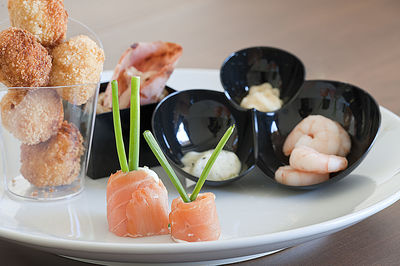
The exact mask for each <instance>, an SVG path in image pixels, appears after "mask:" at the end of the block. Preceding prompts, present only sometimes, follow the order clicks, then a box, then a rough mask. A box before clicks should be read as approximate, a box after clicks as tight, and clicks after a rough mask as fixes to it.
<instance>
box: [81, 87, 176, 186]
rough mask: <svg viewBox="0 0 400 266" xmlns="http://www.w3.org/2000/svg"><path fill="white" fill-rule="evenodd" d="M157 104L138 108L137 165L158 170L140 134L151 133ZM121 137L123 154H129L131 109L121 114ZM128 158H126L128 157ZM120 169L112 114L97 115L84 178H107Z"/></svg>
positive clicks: (156, 163) (168, 89) (167, 88)
mask: <svg viewBox="0 0 400 266" xmlns="http://www.w3.org/2000/svg"><path fill="white" fill-rule="evenodd" d="M107 84H108V83H102V84H101V85H100V92H103V91H105V89H106V88H107ZM165 89H166V90H167V92H168V93H169V94H170V93H173V92H175V90H174V89H172V88H170V87H165ZM156 106H157V103H153V104H146V105H142V106H140V131H141V134H140V157H139V158H140V159H139V165H143V166H144V165H145V166H148V167H152V166H157V165H158V161H157V159H156V158H155V157H154V155H153V153H152V151H151V150H150V148H149V146H148V145H147V143H146V141H145V139H144V138H143V134H142V133H143V132H144V131H145V130H150V129H151V118H152V116H153V112H154V110H155V109H156ZM120 115H121V127H122V135H123V140H124V144H125V147H126V148H125V151H126V153H128V147H129V121H130V109H129V108H127V109H122V110H120ZM127 155H128V154H127ZM119 169H121V167H120V165H119V160H118V155H117V148H116V146H115V136H114V124H113V118H112V112H107V113H102V114H97V115H96V121H95V124H94V131H93V140H92V148H91V152H90V158H89V164H88V168H87V172H86V174H87V176H89V177H90V178H92V179H98V178H103V177H107V176H110V175H111V174H112V173H115V172H116V171H117V170H119Z"/></svg>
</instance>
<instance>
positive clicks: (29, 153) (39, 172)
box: [21, 121, 84, 187]
mask: <svg viewBox="0 0 400 266" xmlns="http://www.w3.org/2000/svg"><path fill="white" fill-rule="evenodd" d="M83 153H84V147H83V138H82V135H81V133H80V132H79V130H78V129H77V128H76V126H75V125H73V124H72V123H68V122H67V121H64V122H63V123H62V126H61V128H60V130H59V131H58V133H57V135H55V136H53V137H52V138H51V139H49V140H48V141H46V142H42V143H39V144H37V145H25V144H22V145H21V163H22V164H21V174H22V175H23V176H24V177H25V178H26V179H27V180H28V181H29V182H30V183H31V184H33V185H35V186H36V187H47V186H61V185H69V184H71V183H72V182H74V181H75V180H76V178H77V177H78V175H79V173H80V170H81V156H82V155H83Z"/></svg>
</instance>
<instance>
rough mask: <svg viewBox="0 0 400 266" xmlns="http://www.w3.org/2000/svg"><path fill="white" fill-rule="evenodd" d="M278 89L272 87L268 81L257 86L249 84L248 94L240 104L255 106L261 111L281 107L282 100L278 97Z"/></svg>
mask: <svg viewBox="0 0 400 266" xmlns="http://www.w3.org/2000/svg"><path fill="white" fill-rule="evenodd" d="M279 96H280V90H279V89H277V88H272V86H271V84H269V83H268V82H266V83H263V84H261V85H257V86H251V87H250V90H249V94H248V95H247V96H246V97H244V98H243V99H242V101H241V103H240V106H242V107H244V108H247V109H251V108H255V109H257V110H258V111H261V112H271V111H275V110H278V109H279V108H281V107H282V104H283V102H282V100H281V99H280V98H279Z"/></svg>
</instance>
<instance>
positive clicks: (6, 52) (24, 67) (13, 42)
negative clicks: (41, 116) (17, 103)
mask: <svg viewBox="0 0 400 266" xmlns="http://www.w3.org/2000/svg"><path fill="white" fill-rule="evenodd" d="M50 70H51V57H50V55H49V54H48V53H47V50H46V49H45V48H44V47H43V46H42V45H41V44H40V43H38V42H37V41H36V39H35V37H34V36H33V35H32V34H31V33H29V32H27V31H26V30H22V29H18V28H14V27H10V28H8V29H6V30H4V31H2V32H0V82H2V83H4V85H6V86H8V87H41V86H46V85H47V83H48V81H49V74H50Z"/></svg>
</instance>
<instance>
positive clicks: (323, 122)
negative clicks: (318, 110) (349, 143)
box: [283, 115, 341, 156]
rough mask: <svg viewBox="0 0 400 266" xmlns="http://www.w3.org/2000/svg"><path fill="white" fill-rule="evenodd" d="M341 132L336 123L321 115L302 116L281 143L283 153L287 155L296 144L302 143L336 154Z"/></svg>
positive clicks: (322, 151) (317, 149) (325, 152)
mask: <svg viewBox="0 0 400 266" xmlns="http://www.w3.org/2000/svg"><path fill="white" fill-rule="evenodd" d="M340 143H341V134H339V128H338V126H337V124H336V123H335V122H334V121H332V120H330V119H329V118H326V117H324V116H321V115H310V116H308V117H306V118H304V119H303V120H302V121H301V122H300V123H299V124H297V126H296V127H295V128H294V129H293V130H292V131H291V132H290V134H289V135H288V137H287V138H286V140H285V143H284V145H283V153H284V154H285V155H286V156H289V155H290V154H291V153H292V150H293V149H294V148H295V147H296V145H304V146H308V147H310V148H313V149H315V150H316V151H318V152H321V153H324V154H335V155H336V154H338V151H339V147H340Z"/></svg>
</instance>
